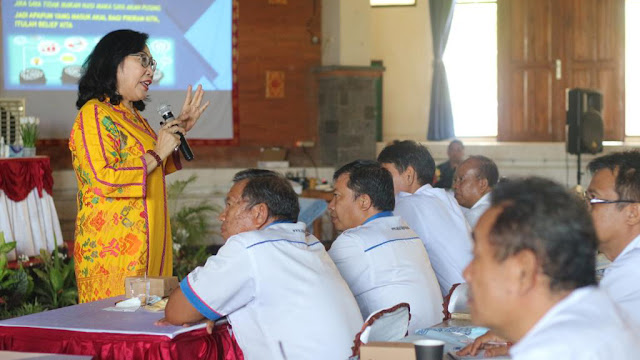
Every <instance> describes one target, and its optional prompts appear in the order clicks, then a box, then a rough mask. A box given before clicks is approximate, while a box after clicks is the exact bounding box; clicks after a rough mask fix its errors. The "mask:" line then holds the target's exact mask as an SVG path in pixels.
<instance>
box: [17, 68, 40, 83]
mask: <svg viewBox="0 0 640 360" xmlns="http://www.w3.org/2000/svg"><path fill="white" fill-rule="evenodd" d="M46 83H47V78H46V77H45V76H44V71H42V69H38V68H26V69H24V70H22V71H20V85H42V84H46Z"/></svg>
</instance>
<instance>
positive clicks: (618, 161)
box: [588, 150, 640, 209]
mask: <svg viewBox="0 0 640 360" xmlns="http://www.w3.org/2000/svg"><path fill="white" fill-rule="evenodd" d="M588 168H589V172H590V173H591V174H592V175H593V174H595V173H596V172H597V171H598V170H602V169H609V170H611V172H612V173H613V174H614V175H615V177H616V187H615V190H616V193H617V194H618V197H619V199H622V200H633V201H640V151H638V150H631V151H623V152H615V153H611V154H608V155H604V156H600V157H597V158H595V159H593V160H591V162H589V165H588ZM610 200H617V199H610ZM616 205H617V206H618V209H622V208H623V207H625V206H627V205H628V203H626V204H625V203H619V204H616Z"/></svg>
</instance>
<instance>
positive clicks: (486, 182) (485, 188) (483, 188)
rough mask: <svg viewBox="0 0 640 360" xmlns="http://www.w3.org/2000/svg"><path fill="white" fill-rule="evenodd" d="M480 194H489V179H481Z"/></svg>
mask: <svg viewBox="0 0 640 360" xmlns="http://www.w3.org/2000/svg"><path fill="white" fill-rule="evenodd" d="M479 186H480V193H481V194H486V193H487V192H489V180H487V179H480V185H479Z"/></svg>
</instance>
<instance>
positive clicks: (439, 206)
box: [393, 184, 472, 296]
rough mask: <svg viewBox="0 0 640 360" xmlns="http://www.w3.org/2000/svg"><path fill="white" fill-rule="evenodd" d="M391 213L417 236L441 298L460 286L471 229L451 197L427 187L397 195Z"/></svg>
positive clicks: (469, 258)
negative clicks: (454, 285)
mask: <svg viewBox="0 0 640 360" xmlns="http://www.w3.org/2000/svg"><path fill="white" fill-rule="evenodd" d="M393 213H394V214H395V215H397V216H400V217H401V218H403V219H404V220H405V221H406V222H407V223H408V224H409V226H410V227H411V229H413V230H414V231H415V232H416V233H417V234H418V236H420V239H421V240H422V242H423V243H424V245H425V247H426V248H427V254H429V260H431V265H432V266H433V270H434V271H435V273H436V277H437V278H438V282H439V283H440V291H441V293H442V294H443V296H444V295H447V294H448V293H449V290H451V286H452V285H453V284H456V283H463V282H464V279H463V278H462V271H463V270H464V268H465V267H466V266H467V264H469V262H470V261H471V248H472V244H471V228H470V227H469V224H468V223H467V220H466V219H465V218H464V215H463V214H462V210H461V209H460V205H458V202H457V201H456V199H455V198H454V197H453V195H451V194H447V192H446V191H445V190H443V189H434V188H433V187H431V185H428V184H427V185H424V186H422V187H421V188H419V189H418V190H416V192H415V193H413V194H410V193H406V192H400V193H398V195H397V197H396V208H395V210H394V211H393Z"/></svg>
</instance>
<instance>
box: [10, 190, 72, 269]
mask: <svg viewBox="0 0 640 360" xmlns="http://www.w3.org/2000/svg"><path fill="white" fill-rule="evenodd" d="M0 231H2V232H4V237H5V239H6V242H10V241H16V242H17V244H16V249H15V250H14V251H12V252H11V253H9V254H8V255H7V256H8V258H9V260H16V259H17V256H18V255H21V254H25V255H27V256H35V255H39V254H40V249H45V250H48V251H49V252H51V251H53V249H54V247H55V243H56V242H57V244H58V246H60V245H62V241H63V239H62V231H61V230H60V221H59V220H58V214H57V212H56V207H55V205H54V204H53V198H52V197H51V195H49V193H47V192H46V191H44V190H43V191H42V197H40V196H38V189H35V188H34V189H33V190H31V192H30V193H29V195H28V196H27V197H26V198H25V199H24V200H22V201H20V202H14V201H13V200H11V199H9V198H8V197H7V196H6V195H5V193H4V191H2V190H0Z"/></svg>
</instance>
